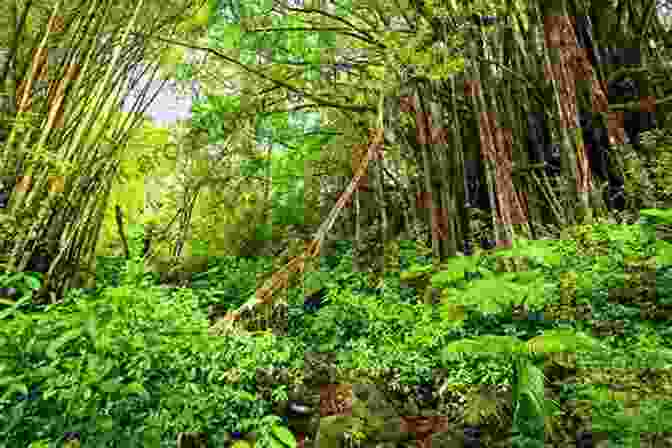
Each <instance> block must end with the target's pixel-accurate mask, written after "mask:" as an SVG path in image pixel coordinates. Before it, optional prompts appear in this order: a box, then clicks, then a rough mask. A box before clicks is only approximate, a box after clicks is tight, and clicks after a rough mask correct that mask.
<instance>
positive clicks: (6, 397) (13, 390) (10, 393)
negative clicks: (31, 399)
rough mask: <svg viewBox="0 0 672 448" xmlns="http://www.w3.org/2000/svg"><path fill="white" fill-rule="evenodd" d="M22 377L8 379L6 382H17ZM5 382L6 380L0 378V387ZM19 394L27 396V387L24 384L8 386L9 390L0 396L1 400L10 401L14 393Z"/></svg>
mask: <svg viewBox="0 0 672 448" xmlns="http://www.w3.org/2000/svg"><path fill="white" fill-rule="evenodd" d="M23 376H24V375H22V376H21V377H14V378H11V377H10V378H9V379H8V380H10V381H11V380H19V379H20V378H23ZM5 380H7V378H4V379H3V378H0V385H1V384H2V383H3V382H4V381H5ZM17 392H18V393H20V394H23V395H28V386H26V385H25V384H24V383H13V384H10V385H9V388H7V390H6V391H5V393H4V394H2V398H1V399H2V400H11V399H13V398H14V396H13V395H14V394H15V393H17Z"/></svg>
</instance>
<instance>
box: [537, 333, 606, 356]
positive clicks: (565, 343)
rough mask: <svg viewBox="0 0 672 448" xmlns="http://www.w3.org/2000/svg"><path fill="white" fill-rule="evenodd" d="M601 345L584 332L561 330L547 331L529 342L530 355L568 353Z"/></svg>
mask: <svg viewBox="0 0 672 448" xmlns="http://www.w3.org/2000/svg"><path fill="white" fill-rule="evenodd" d="M599 345H600V343H599V342H598V341H597V340H595V339H593V338H592V337H590V336H588V335H587V334H585V333H582V332H575V330H572V329H566V328H560V329H555V330H548V331H545V332H544V334H542V335H539V336H536V337H534V338H532V339H530V340H528V341H527V349H528V351H529V352H530V353H552V352H568V351H577V350H581V349H592V348H597V347H599Z"/></svg>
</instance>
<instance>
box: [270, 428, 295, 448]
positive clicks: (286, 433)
mask: <svg viewBox="0 0 672 448" xmlns="http://www.w3.org/2000/svg"><path fill="white" fill-rule="evenodd" d="M271 431H272V432H273V435H274V436H275V437H276V438H278V439H279V440H280V441H281V442H282V445H281V447H280V448H284V447H289V448H295V447H296V439H295V438H294V434H292V432H291V431H290V430H289V429H287V428H285V427H284V426H280V425H273V426H272V427H271Z"/></svg>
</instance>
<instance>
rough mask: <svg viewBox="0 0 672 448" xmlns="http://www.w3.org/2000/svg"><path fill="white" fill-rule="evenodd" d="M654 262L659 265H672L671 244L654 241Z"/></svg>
mask: <svg viewBox="0 0 672 448" xmlns="http://www.w3.org/2000/svg"><path fill="white" fill-rule="evenodd" d="M656 262H657V263H658V264H659V265H668V264H672V244H670V243H668V242H667V241H663V240H656Z"/></svg>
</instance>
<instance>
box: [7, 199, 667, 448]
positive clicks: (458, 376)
mask: <svg viewBox="0 0 672 448" xmlns="http://www.w3.org/2000/svg"><path fill="white" fill-rule="evenodd" d="M642 215H643V218H642V220H641V222H640V224H637V225H632V226H626V225H606V224H597V225H594V226H580V227H576V228H574V229H573V230H572V232H570V233H568V234H566V235H565V238H564V239H562V240H558V241H536V242H529V241H524V240H516V241H515V242H514V246H513V247H512V248H511V249H510V250H506V251H502V250H498V251H494V252H492V251H491V252H487V253H479V254H476V255H474V256H471V257H467V256H462V257H458V258H455V259H451V260H448V261H446V262H444V263H443V264H441V266H440V269H438V270H437V269H435V268H434V267H433V266H432V260H431V258H430V257H429V256H428V255H427V253H426V251H422V250H419V249H417V248H416V244H414V243H411V242H400V244H399V247H400V249H399V266H400V269H399V270H398V271H396V272H395V271H394V270H388V271H386V272H385V273H384V275H382V276H379V277H375V278H373V277H372V276H371V275H369V274H367V273H363V272H356V271H353V268H352V248H351V245H349V244H347V243H345V242H342V243H339V244H338V246H337V248H336V253H337V255H336V256H333V257H329V258H327V257H323V258H322V259H321V262H320V266H319V267H318V269H317V270H315V271H312V272H310V273H307V274H306V276H305V280H304V284H303V285H302V286H301V287H293V288H290V289H289V290H288V291H286V293H287V294H286V297H285V298H284V300H286V301H287V306H288V317H287V318H288V322H287V323H288V327H287V333H286V335H284V336H277V335H274V334H271V333H266V334H262V335H257V336H253V335H244V334H243V335H240V336H238V337H215V336H210V335H209V334H208V322H207V307H208V306H209V305H212V304H215V303H218V304H223V305H225V306H226V307H227V308H229V309H234V308H237V307H238V306H240V305H241V304H242V303H243V302H245V301H246V300H247V299H248V298H249V297H250V296H252V294H254V290H255V288H256V287H257V285H258V282H257V275H258V274H259V273H264V272H270V269H271V264H270V262H269V261H268V259H265V258H262V259H258V260H255V259H251V258H249V259H235V258H221V259H220V258H218V259H212V260H211V262H210V264H209V271H208V273H207V274H206V275H203V276H201V278H196V279H195V280H194V284H193V285H192V288H174V289H164V288H158V287H156V285H153V284H152V282H151V281H149V280H148V277H147V275H146V274H144V272H143V270H142V268H141V266H142V259H141V258H138V257H136V258H133V259H132V260H129V261H128V262H127V263H126V264H125V265H123V266H121V265H118V266H116V267H115V266H112V265H110V266H108V268H107V269H108V271H105V272H106V275H105V276H102V275H101V278H100V279H99V280H98V284H99V285H100V287H99V288H97V289H96V290H90V291H86V292H85V291H81V290H72V291H70V292H69V294H68V296H67V297H66V299H65V300H64V302H63V303H60V304H57V305H52V306H46V307H42V308H40V309H36V308H35V307H34V306H32V305H31V304H30V299H31V289H32V288H33V287H34V286H35V285H33V284H32V283H33V282H34V281H35V280H34V279H32V280H31V279H30V278H27V277H26V276H25V275H23V274H19V275H14V276H10V275H9V274H4V275H3V276H2V277H0V286H4V285H8V286H20V290H21V293H22V294H23V298H22V299H21V300H20V301H19V303H18V304H16V305H13V306H10V305H4V307H3V308H1V309H0V320H2V325H1V326H0V347H2V352H1V353H0V447H15V446H33V447H37V446H60V445H59V444H60V440H61V437H62V435H63V434H64V433H65V432H72V431H77V432H79V433H80V434H81V438H82V444H83V446H96V447H105V446H128V447H131V446H146V445H151V446H166V447H167V446H175V438H176V434H177V433H178V432H182V431H201V432H206V433H207V434H208V435H209V438H210V442H211V443H212V444H213V446H223V443H224V442H225V441H227V440H229V439H230V435H231V434H232V433H236V432H249V431H254V432H256V433H257V435H258V438H257V442H256V444H257V445H258V446H259V448H264V447H271V446H272V447H274V448H282V447H285V446H289V447H291V446H293V445H294V443H295V441H294V439H293V438H292V437H288V436H287V434H286V432H283V430H282V429H281V428H282V427H283V425H284V423H283V421H282V420H281V418H280V416H278V415H275V414H274V411H273V406H272V404H273V403H272V401H274V400H282V399H286V396H287V395H286V394H287V387H288V384H286V383H285V384H283V383H279V384H275V385H273V387H272V390H271V391H270V396H271V397H272V399H270V400H269V399H268V398H267V397H266V395H263V394H260V392H259V386H260V384H258V375H257V372H258V370H259V369H264V368H269V367H274V368H281V369H289V370H295V371H296V370H299V371H300V370H301V369H302V368H303V366H304V356H305V354H306V353H310V352H333V353H335V354H336V361H335V363H336V366H337V367H338V368H339V369H340V370H341V371H357V370H358V369H359V370H371V371H374V370H380V369H395V370H396V371H397V372H398V373H399V375H398V381H399V382H400V383H401V384H406V385H414V384H423V383H425V382H426V381H427V378H428V376H429V377H431V376H432V375H433V373H432V372H437V371H439V370H441V371H443V372H448V373H447V376H446V378H444V379H443V381H444V385H447V387H448V388H453V386H458V385H460V384H490V385H509V386H510V387H511V388H512V389H513V391H514V397H515V403H514V408H513V411H512V412H513V414H514V415H513V416H512V418H513V422H514V425H513V427H512V434H513V436H514V438H513V442H514V445H515V444H517V446H532V445H530V443H532V442H531V441H536V442H541V443H542V444H543V438H544V437H545V436H544V430H543V429H544V428H545V429H546V437H548V434H552V433H553V431H554V430H555V429H557V426H558V425H560V426H562V424H559V423H558V421H560V420H561V417H558V418H556V417H552V416H558V415H560V416H561V415H564V414H563V412H564V411H563V409H565V406H567V404H568V403H576V402H578V403H582V400H587V401H588V402H589V403H590V406H589V408H590V410H589V411H588V412H589V413H588V414H587V415H588V416H591V414H592V420H591V423H592V426H593V428H594V430H595V431H604V432H607V433H609V434H610V437H611V439H613V440H611V439H610V441H611V443H613V446H629V445H627V443H628V442H627V441H628V440H633V437H636V435H637V434H640V433H644V432H650V433H656V432H657V433H662V432H663V431H672V423H671V422H672V418H671V417H672V405H671V403H672V402H671V401H670V400H671V396H672V378H671V376H670V375H669V373H666V372H668V371H669V370H670V366H672V328H671V327H670V325H669V319H670V317H672V269H671V266H672V251H670V247H671V246H670V243H669V242H666V241H664V240H660V239H657V238H656V234H655V229H656V226H657V225H660V224H661V223H668V224H669V222H670V221H672V220H671V219H670V213H669V212H667V211H660V210H653V211H648V212H645V211H642ZM502 257H513V258H511V259H510V260H515V264H514V265H512V266H515V269H508V272H502V269H501V260H500V261H498V258H502ZM115 263H117V264H119V263H118V262H116V261H115ZM101 272H102V271H101ZM199 282H200V283H199ZM321 288H324V289H325V291H326V292H325V294H324V298H323V300H322V302H321V303H320V306H318V307H316V308H308V307H306V306H304V303H303V298H304V295H305V294H306V291H315V290H319V289H321ZM428 290H429V291H430V292H435V293H436V297H437V298H438V299H437V300H436V301H437V303H435V304H434V305H430V304H428V303H425V297H427V296H426V292H427V291H428ZM563 353H564V354H567V353H571V354H573V355H574V356H575V359H574V361H573V363H574V364H573V365H571V366H569V367H568V365H567V364H566V363H565V364H563V362H561V361H558V359H559V358H558V354H563ZM550 361H553V362H556V363H557V364H558V365H560V366H561V367H563V368H564V370H563V372H564V373H563V375H565V374H566V373H567V371H568V370H572V371H573V372H574V375H575V376H576V378H574V379H573V381H568V380H567V378H566V377H563V376H562V375H560V376H559V377H557V378H555V379H556V380H558V381H559V382H560V384H559V385H557V394H556V396H555V398H556V399H555V400H544V391H545V387H550V385H549V381H550V378H548V377H550V376H551V373H550V372H551V371H550V370H549V365H550V364H549V362H550ZM551 364H552V363H551ZM558 365H555V367H558ZM570 367H571V368H570ZM619 369H620V370H619ZM656 369H662V370H660V371H657V370H656ZM665 369H667V370H665ZM561 370H562V369H561ZM579 370H580V371H581V372H583V374H582V375H583V377H582V378H579V377H580V376H581V375H578V374H577V371H579ZM428 372H429V373H428ZM643 372H644V373H643ZM556 376H557V375H556ZM297 381H299V380H297ZM610 384H621V385H622V386H623V387H625V390H626V391H627V392H622V393H621V395H618V394H617V393H615V392H613V391H612V390H611V389H610V388H609V387H607V386H608V385H610ZM539 394H541V395H539ZM540 397H541V398H540ZM633 397H635V398H633ZM577 400H578V401H577ZM635 405H636V406H637V408H638V412H635V413H634V414H633V412H632V411H631V409H632V406H635ZM578 407H579V408H580V407H581V406H578ZM476 415H479V414H478V412H477V413H476ZM551 417H552V418H551ZM539 419H541V420H539ZM476 420H478V418H477V419H476ZM532 421H537V423H539V424H534V425H533V424H531V423H529V422H532ZM523 422H528V423H527V424H523ZM535 425H536V426H535ZM554 425H555V426H554ZM540 428H541V429H540ZM554 428H555V429H554ZM31 442H32V445H31ZM40 444H41V445H40ZM526 444H528V445H526Z"/></svg>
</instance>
